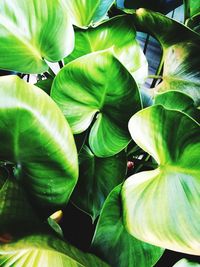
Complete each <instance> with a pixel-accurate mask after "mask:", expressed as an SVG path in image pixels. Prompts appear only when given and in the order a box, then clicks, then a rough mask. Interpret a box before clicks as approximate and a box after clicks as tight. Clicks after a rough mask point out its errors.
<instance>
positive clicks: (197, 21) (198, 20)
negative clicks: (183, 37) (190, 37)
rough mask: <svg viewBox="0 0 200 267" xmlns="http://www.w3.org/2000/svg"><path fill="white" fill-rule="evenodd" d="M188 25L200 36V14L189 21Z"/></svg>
mask: <svg viewBox="0 0 200 267" xmlns="http://www.w3.org/2000/svg"><path fill="white" fill-rule="evenodd" d="M186 25H187V27H189V28H190V29H192V30H193V31H195V32H196V33H198V34H200V12H199V13H197V14H196V15H194V16H193V17H191V18H189V19H187V21H186Z"/></svg>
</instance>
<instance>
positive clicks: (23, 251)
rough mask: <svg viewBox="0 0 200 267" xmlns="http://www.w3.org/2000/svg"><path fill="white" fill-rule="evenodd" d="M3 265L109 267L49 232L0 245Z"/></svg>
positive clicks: (21, 266) (16, 266)
mask: <svg viewBox="0 0 200 267" xmlns="http://www.w3.org/2000/svg"><path fill="white" fill-rule="evenodd" d="M0 266H2V267H11V266H12V267H23V266H28V267H56V266H57V267H69V266H70V267H99V266H101V267H108V265H107V264H106V263H104V262H103V261H101V260H100V259H98V258H97V257H96V256H94V255H92V254H87V253H84V252H82V251H80V250H78V249H77V248H75V247H73V246H71V245H69V244H67V243H65V242H64V241H62V240H60V239H58V238H57V237H54V236H52V235H47V234H33V235H30V236H27V237H24V238H21V239H19V240H17V241H16V242H13V243H10V244H7V245H0Z"/></svg>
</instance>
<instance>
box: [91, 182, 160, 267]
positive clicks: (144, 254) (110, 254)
mask: <svg viewBox="0 0 200 267" xmlns="http://www.w3.org/2000/svg"><path fill="white" fill-rule="evenodd" d="M120 192H121V185H119V186H117V187H116V188H115V189H114V190H113V191H112V192H111V193H110V195H109V196H108V198H107V199H106V202H105V204H104V206H103V209H102V211H101V214H100V218H99V221H98V224H97V227H96V231H95V235H94V238H93V243H92V248H93V249H94V251H95V252H96V254H97V255H98V256H100V257H101V258H103V259H104V260H105V261H107V262H108V263H109V264H110V265H111V266H113V267H127V266H131V267H138V264H139V266H140V267H151V266H153V265H154V264H155V263H156V262H157V261H158V260H159V258H160V257H161V256H162V254H163V252H164V250H163V249H162V248H158V247H155V246H152V245H149V244H147V243H144V242H142V241H140V240H138V239H136V238H134V237H133V236H131V235H130V234H129V233H128V232H127V231H126V229H125V227H124V224H123V220H122V207H121V197H120Z"/></svg>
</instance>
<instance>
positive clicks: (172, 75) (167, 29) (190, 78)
mask: <svg viewBox="0 0 200 267" xmlns="http://www.w3.org/2000/svg"><path fill="white" fill-rule="evenodd" d="M133 21H134V23H135V26H136V29H137V30H141V31H144V32H148V33H149V34H151V35H153V36H154V37H156V38H157V39H158V41H159V42H160V43H161V45H162V48H163V61H164V69H163V77H162V79H163V81H162V82H161V83H160V84H159V85H158V86H157V87H156V88H155V91H160V92H164V91H169V90H176V91H182V92H185V93H187V94H189V95H190V96H191V97H192V98H193V99H194V100H195V104H196V105H199V103H200V71H199V70H200V58H199V57H198V56H197V55H198V53H199V52H198V51H199V50H200V36H199V35H198V34H196V33H195V32H193V31H191V30H190V29H189V28H187V27H186V26H184V25H182V24H180V23H178V22H176V21H174V20H172V19H170V18H168V17H166V16H164V15H162V14H160V13H156V12H152V11H149V10H145V9H142V8H141V9H138V10H137V11H136V12H135V13H134V14H133ZM158 25H159V27H158ZM177 33H178V34H177Z"/></svg>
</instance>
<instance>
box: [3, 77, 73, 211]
mask: <svg viewBox="0 0 200 267" xmlns="http://www.w3.org/2000/svg"><path fill="white" fill-rule="evenodd" d="M0 95H1V98H0V140H1V148H0V160H2V161H10V162H12V163H13V166H15V172H14V174H15V176H16V178H17V179H19V180H20V181H21V184H23V186H24V187H25V188H26V190H27V192H28V193H29V195H30V199H31V200H32V202H34V203H37V205H38V206H39V207H42V208H43V213H47V214H49V213H50V212H51V211H55V210H56V209H57V208H59V207H60V206H62V205H64V204H65V203H66V202H67V200H68V198H69V196H70V195H71V192H72V191H73V188H74V186H75V184H76V181H77V176H78V163H77V152H76V147H75V144H74V139H73V135H72V133H71V129H70V127H69V125H68V123H67V122H66V120H65V118H64V116H63V114H62V112H61V111H60V109H59V108H58V107H57V105H56V104H55V103H54V102H53V101H52V99H51V98H50V97H49V96H48V95H47V94H46V93H44V92H43V91H42V90H41V89H39V88H37V87H36V86H34V85H30V84H27V83H26V82H25V81H23V80H21V79H20V78H18V77H17V76H5V77H1V78H0Z"/></svg>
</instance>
